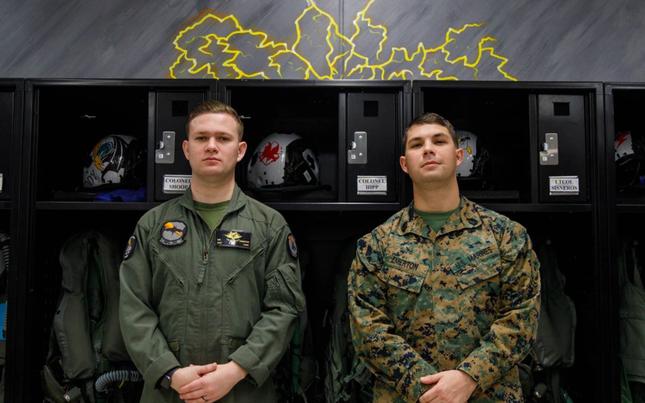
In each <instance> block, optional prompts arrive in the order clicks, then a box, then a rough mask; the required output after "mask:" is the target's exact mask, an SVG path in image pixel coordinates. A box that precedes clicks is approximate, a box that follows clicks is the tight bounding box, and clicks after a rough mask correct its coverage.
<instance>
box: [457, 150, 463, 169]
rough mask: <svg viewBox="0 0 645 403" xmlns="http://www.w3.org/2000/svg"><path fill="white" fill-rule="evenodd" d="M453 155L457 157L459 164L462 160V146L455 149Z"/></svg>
mask: <svg viewBox="0 0 645 403" xmlns="http://www.w3.org/2000/svg"><path fill="white" fill-rule="evenodd" d="M455 155H456V157H457V166H459V165H461V163H462V162H464V149H463V148H458V149H457V150H456V151H455Z"/></svg>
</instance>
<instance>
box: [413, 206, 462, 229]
mask: <svg viewBox="0 0 645 403" xmlns="http://www.w3.org/2000/svg"><path fill="white" fill-rule="evenodd" d="M457 210H459V207H457V208H456V209H454V210H450V211H442V212H439V213H435V212H432V213H428V212H426V211H420V210H417V209H416V208H415V209H414V212H415V214H417V215H418V216H419V217H421V218H422V219H423V221H425V223H426V224H427V225H428V226H429V227H430V228H432V230H433V231H434V232H437V231H439V230H440V229H441V227H443V225H444V224H445V223H446V221H448V218H449V217H450V216H451V215H452V213H454V212H455V211H457Z"/></svg>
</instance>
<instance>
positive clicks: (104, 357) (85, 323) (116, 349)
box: [42, 230, 141, 403]
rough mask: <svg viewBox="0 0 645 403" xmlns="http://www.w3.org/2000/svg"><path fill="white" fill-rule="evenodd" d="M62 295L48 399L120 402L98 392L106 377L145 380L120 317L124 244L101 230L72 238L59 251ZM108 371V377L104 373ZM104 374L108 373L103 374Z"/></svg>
mask: <svg viewBox="0 0 645 403" xmlns="http://www.w3.org/2000/svg"><path fill="white" fill-rule="evenodd" d="M59 262H60V266H61V269H62V284H61V285H62V296H61V298H60V302H59V304H58V308H57V309H56V313H55V315H54V319H53V322H52V330H51V337H50V347H49V353H48V357H47V362H46V364H45V366H44V367H43V370H42V380H43V389H44V395H45V397H46V399H49V401H53V402H70V401H71V402H92V403H93V402H98V401H115V400H114V399H108V398H107V396H106V395H104V394H101V393H97V392H101V390H95V385H94V382H95V381H98V382H97V385H98V387H99V389H103V390H106V388H105V385H106V378H107V380H112V379H113V378H114V377H115V376H116V375H115V374H111V373H110V371H111V370H116V369H121V370H125V371H126V372H121V373H119V379H118V381H123V380H126V381H127V380H140V379H141V377H140V375H139V374H138V373H137V372H136V371H132V370H131V368H132V367H131V366H129V365H127V364H128V363H129V361H130V358H129V356H128V353H127V351H126V349H125V345H124V343H123V338H122V336H121V329H120V326H119V317H118V308H119V307H118V302H119V265H120V263H121V248H119V247H118V245H117V243H116V242H115V241H114V240H113V239H110V238H108V237H107V236H105V235H103V234H101V233H100V232H98V231H93V230H90V231H86V232H82V233H79V234H76V235H73V236H72V237H70V238H69V239H68V240H67V241H66V242H65V243H64V244H63V246H62V248H61V250H60V254H59ZM104 375H105V376H104ZM101 376H102V377H101Z"/></svg>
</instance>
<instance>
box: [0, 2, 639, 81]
mask: <svg viewBox="0 0 645 403" xmlns="http://www.w3.org/2000/svg"><path fill="white" fill-rule="evenodd" d="M361 11H362V14H361ZM209 13H210V14H211V16H210V17H208V14H209ZM0 16H1V17H0V21H1V23H0V50H1V53H0V54H1V55H2V57H1V58H0V77H7V78H12V77H46V78H166V77H175V78H205V77H219V78H239V77H256V78H258V77H265V78H321V79H323V78H335V79H341V78H363V79H370V78H380V79H389V78H407V79H422V78H434V79H436V78H443V79H462V80H463V79H471V80H472V79H476V80H506V79H518V80H541V81H645V68H644V66H645V51H644V49H643V45H642V40H641V38H643V37H645V2H643V1H642V0H612V1H610V2H609V1H606V0H567V1H565V0H540V1H537V0H514V1H502V0H372V1H371V2H368V1H365V0H362V1H341V0H335V1H332V0H317V1H316V2H315V3H313V2H311V1H309V2H308V1H306V0H274V1H267V0H263V1H258V0H229V1H224V0H222V1H208V2H207V1H198V0H193V1H188V0H148V1H132V0H128V1H126V0H110V1H97V0H47V1H45V0H2V1H1V2H0ZM215 16H217V17H219V18H221V19H223V18H224V17H227V16H230V17H229V18H228V19H226V20H223V21H221V22H220V21H218V20H217V19H216V18H215ZM233 17H234V18H233ZM299 17H300V18H299ZM201 19H203V21H202V22H201V23H200V20H201ZM297 20H298V21H299V23H298V24H296V21H297ZM355 20H356V24H357V25H358V27H359V30H360V33H359V34H358V35H357V36H354V34H355V33H356V27H355V24H354V21H355ZM234 22H237V23H239V26H236V25H235V23H234ZM467 24H477V26H474V25H467ZM329 27H331V28H332V29H328V28H329ZM334 27H337V29H334ZM464 27H469V28H466V29H464V30H463V32H461V33H459V32H457V31H458V30H460V29H462V28H464ZM298 28H299V29H298ZM248 30H252V32H251V31H248ZM328 32H330V33H329V34H328ZM263 34H264V36H263ZM485 38H490V39H489V40H486V39H485ZM296 43H297V46H294V45H295V44H296ZM482 43H483V46H482V47H480V46H479V45H480V44H482ZM379 49H380V51H379ZM233 57H235V58H234V60H232V58H233Z"/></svg>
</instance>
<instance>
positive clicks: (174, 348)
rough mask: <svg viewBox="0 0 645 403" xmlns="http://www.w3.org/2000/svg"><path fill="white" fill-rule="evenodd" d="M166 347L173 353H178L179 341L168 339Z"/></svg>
mask: <svg viewBox="0 0 645 403" xmlns="http://www.w3.org/2000/svg"><path fill="white" fill-rule="evenodd" d="M168 348H169V349H170V351H172V352H173V353H175V355H177V353H179V341H178V340H170V341H169V342H168Z"/></svg>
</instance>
